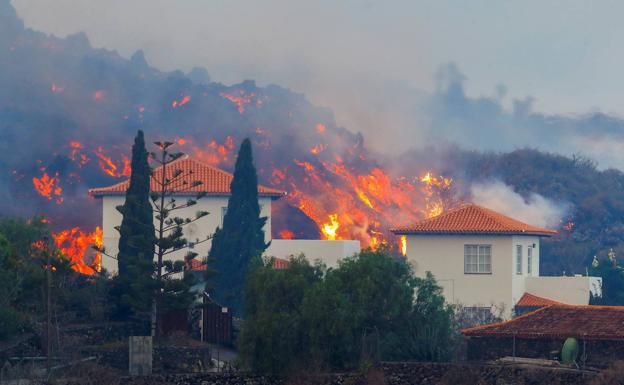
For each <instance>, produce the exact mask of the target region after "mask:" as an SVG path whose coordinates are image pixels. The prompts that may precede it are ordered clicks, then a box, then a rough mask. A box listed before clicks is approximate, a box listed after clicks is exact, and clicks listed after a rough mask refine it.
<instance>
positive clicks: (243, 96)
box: [219, 90, 264, 115]
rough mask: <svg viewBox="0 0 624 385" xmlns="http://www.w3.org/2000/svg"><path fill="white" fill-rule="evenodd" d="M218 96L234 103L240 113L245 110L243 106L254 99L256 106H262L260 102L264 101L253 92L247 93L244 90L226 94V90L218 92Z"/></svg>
mask: <svg viewBox="0 0 624 385" xmlns="http://www.w3.org/2000/svg"><path fill="white" fill-rule="evenodd" d="M219 96H221V97H222V98H224V99H227V100H229V101H230V102H232V103H234V104H236V108H237V109H238V113H239V114H241V115H242V114H243V113H244V112H245V106H247V105H248V104H250V103H252V102H254V100H255V106H256V107H262V104H263V103H264V102H263V101H262V98H260V97H259V96H258V95H257V94H256V93H255V92H249V93H248V92H246V91H245V90H238V91H237V92H234V93H231V94H228V93H226V92H219Z"/></svg>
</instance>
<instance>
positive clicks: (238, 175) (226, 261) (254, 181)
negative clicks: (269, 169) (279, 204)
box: [208, 138, 268, 314]
mask: <svg viewBox="0 0 624 385" xmlns="http://www.w3.org/2000/svg"><path fill="white" fill-rule="evenodd" d="M230 190H231V195H230V198H229V200H228V206H227V212H226V214H225V217H224V218H223V228H217V230H216V231H215V234H214V238H213V240H212V246H211V248H210V253H209V255H208V260H209V261H210V264H211V267H212V268H213V270H214V271H215V273H216V275H215V278H214V281H215V282H214V296H215V297H216V299H217V301H219V302H221V303H223V304H227V305H228V306H230V307H231V308H232V310H233V311H234V313H235V314H240V311H241V307H242V294H241V293H242V292H243V288H244V282H245V277H246V275H247V271H248V268H249V265H250V262H251V261H252V259H253V258H254V257H258V256H260V255H262V253H263V252H264V250H266V248H267V247H268V244H267V243H265V242H264V231H263V230H262V228H263V227H264V224H265V223H266V220H267V218H266V217H260V205H259V204H258V176H257V174H256V168H255V167H254V165H253V156H252V152H251V141H250V140H249V139H248V138H247V139H245V140H243V142H242V143H241V146H240V150H239V152H238V157H237V159H236V165H235V167H234V178H233V180H232V183H231V185H230Z"/></svg>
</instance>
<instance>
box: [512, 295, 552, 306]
mask: <svg viewBox="0 0 624 385" xmlns="http://www.w3.org/2000/svg"><path fill="white" fill-rule="evenodd" d="M548 305H563V303H561V302H557V301H553V300H552V299H548V298H543V297H538V296H536V295H533V294H531V293H524V294H522V297H520V300H519V301H518V302H517V303H516V306H527V307H535V306H539V307H542V306H548Z"/></svg>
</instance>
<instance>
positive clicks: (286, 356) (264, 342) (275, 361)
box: [238, 256, 323, 373]
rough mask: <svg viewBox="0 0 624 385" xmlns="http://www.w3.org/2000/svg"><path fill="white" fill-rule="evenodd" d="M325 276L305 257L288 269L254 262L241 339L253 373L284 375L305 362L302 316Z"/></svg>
mask: <svg viewBox="0 0 624 385" xmlns="http://www.w3.org/2000/svg"><path fill="white" fill-rule="evenodd" d="M322 275H323V269H322V267H320V266H311V265H310V264H309V263H308V261H307V260H306V259H305V257H303V256H299V257H295V258H292V259H291V260H290V266H289V268H288V269H286V270H276V269H274V268H273V262H272V260H265V261H261V260H260V258H256V259H254V262H252V267H251V268H250V274H249V279H248V281H247V284H246V286H245V301H244V302H245V314H246V318H245V326H244V327H243V329H242V331H241V335H240V337H239V339H238V341H239V344H238V348H239V356H240V357H241V360H242V363H243V364H244V365H245V366H247V367H249V368H251V369H253V370H254V371H258V372H264V373H283V372H286V371H288V370H292V368H294V367H296V366H297V365H299V364H300V363H301V362H302V361H303V357H302V353H304V352H305V351H306V350H307V348H306V349H302V347H304V346H305V347H308V346H309V345H310V336H309V333H308V331H307V329H306V324H305V319H304V318H303V314H302V313H301V304H302V302H303V299H304V297H305V296H306V295H307V294H308V293H309V291H310V290H311V289H312V288H313V287H314V285H315V284H316V283H318V282H319V281H320V280H321V278H322Z"/></svg>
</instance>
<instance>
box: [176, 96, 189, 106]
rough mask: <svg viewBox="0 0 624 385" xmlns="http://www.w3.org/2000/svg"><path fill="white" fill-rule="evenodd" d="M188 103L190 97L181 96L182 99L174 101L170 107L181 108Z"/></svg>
mask: <svg viewBox="0 0 624 385" xmlns="http://www.w3.org/2000/svg"><path fill="white" fill-rule="evenodd" d="M190 101H191V97H190V96H188V95H183V96H182V99H180V101H177V100H174V101H173V102H171V107H173V108H178V107H182V106H183V105H185V104H187V103H188V102H190Z"/></svg>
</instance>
